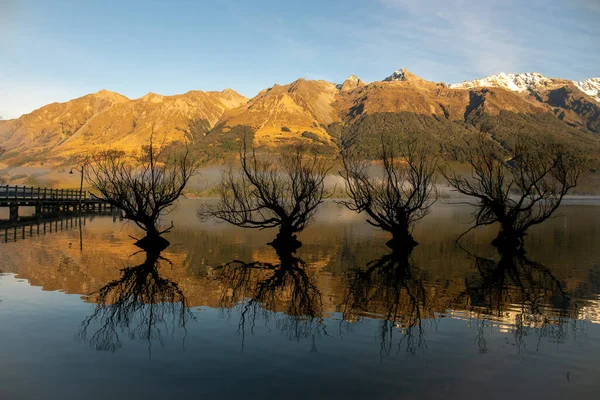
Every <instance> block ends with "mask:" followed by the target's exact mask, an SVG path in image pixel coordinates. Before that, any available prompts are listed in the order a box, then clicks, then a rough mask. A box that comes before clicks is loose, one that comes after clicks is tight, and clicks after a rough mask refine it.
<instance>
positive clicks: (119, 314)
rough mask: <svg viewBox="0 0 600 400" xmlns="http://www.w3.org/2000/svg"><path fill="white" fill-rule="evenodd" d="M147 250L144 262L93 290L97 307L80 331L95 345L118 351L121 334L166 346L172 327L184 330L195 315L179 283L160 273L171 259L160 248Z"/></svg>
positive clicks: (82, 335) (83, 323)
mask: <svg viewBox="0 0 600 400" xmlns="http://www.w3.org/2000/svg"><path fill="white" fill-rule="evenodd" d="M144 252H145V255H146V258H145V261H144V262H143V263H142V264H140V265H137V266H134V267H128V268H123V269H122V270H121V277H120V278H119V279H117V280H115V281H112V282H110V283H108V284H106V285H104V286H103V287H102V288H101V289H100V290H99V291H97V292H95V293H92V296H94V295H95V296H97V297H96V298H95V299H94V300H95V301H96V302H97V305H96V309H95V310H94V313H93V314H92V315H90V316H89V317H87V318H86V319H85V320H84V321H83V322H82V324H81V327H80V331H79V337H80V338H81V339H83V340H86V341H88V342H89V344H90V346H91V347H92V348H95V349H97V350H102V351H115V350H117V349H118V348H119V347H120V346H121V337H120V335H121V334H124V335H126V336H127V337H129V338H130V339H143V340H146V341H147V342H148V345H149V348H150V347H151V346H152V342H153V341H158V342H159V343H160V344H161V345H164V344H165V342H166V339H167V336H168V332H169V330H170V329H171V328H174V327H175V326H178V327H180V328H182V329H184V330H185V325H186V322H187V320H188V319H189V318H194V317H193V315H192V314H191V312H190V311H189V310H188V308H187V304H186V298H185V296H184V294H183V292H182V290H181V289H180V288H179V286H178V284H177V283H176V282H173V281H171V280H169V279H168V278H165V277H164V276H162V275H161V273H160V269H161V264H164V263H166V264H169V265H172V264H171V262H170V261H169V260H168V259H166V258H164V257H161V251H160V250H151V249H150V250H144ZM136 254H137V253H136ZM91 330H95V331H94V332H93V333H91ZM90 333H91V336H90Z"/></svg>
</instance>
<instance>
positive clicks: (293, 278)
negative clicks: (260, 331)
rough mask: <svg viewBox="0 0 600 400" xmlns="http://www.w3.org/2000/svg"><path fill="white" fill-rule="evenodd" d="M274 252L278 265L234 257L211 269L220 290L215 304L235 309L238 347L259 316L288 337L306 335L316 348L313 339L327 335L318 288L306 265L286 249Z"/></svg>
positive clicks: (226, 308) (314, 348) (223, 307)
mask: <svg viewBox="0 0 600 400" xmlns="http://www.w3.org/2000/svg"><path fill="white" fill-rule="evenodd" d="M276 251H277V257H278V258H279V263H278V264H272V263H268V262H260V261H255V262H249V263H248V262H243V261H239V260H234V261H231V262H229V263H226V264H224V265H222V266H219V267H217V268H215V269H214V272H213V273H214V277H215V279H217V280H218V281H219V282H220V283H221V284H222V287H223V289H224V292H223V294H222V296H221V300H220V303H219V305H220V307H221V308H222V309H223V310H227V311H231V310H233V309H236V310H238V312H239V323H238V330H237V333H238V334H239V335H240V336H241V340H242V348H243V346H244V343H245V337H246V334H247V333H253V332H254V327H255V325H256V322H257V320H258V319H259V318H260V319H263V320H264V321H265V322H266V323H267V324H268V323H269V322H270V321H272V320H273V319H274V320H275V321H274V322H275V325H276V327H277V328H278V329H280V330H281V331H283V332H285V333H286V334H287V336H288V337H289V338H290V339H294V340H297V341H300V340H301V339H305V338H310V339H311V342H312V350H313V351H316V342H315V339H316V338H317V337H318V336H321V335H327V331H326V328H325V325H324V324H323V318H324V315H323V301H322V295H321V291H320V290H319V287H318V286H317V284H316V282H315V277H314V276H313V273H312V272H311V271H310V269H309V267H308V266H307V264H306V263H305V262H304V261H303V260H302V259H300V258H299V257H297V256H295V255H294V253H293V251H291V250H290V248H277V249H276Z"/></svg>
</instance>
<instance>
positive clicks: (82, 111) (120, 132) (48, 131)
mask: <svg viewBox="0 0 600 400" xmlns="http://www.w3.org/2000/svg"><path fill="white" fill-rule="evenodd" d="M505 75H506V74H505ZM505 75H499V76H497V77H488V78H485V79H483V80H476V81H472V82H463V83H461V84H453V85H450V86H448V85H446V84H445V83H439V82H431V81H427V80H425V79H422V78H419V77H418V76H416V75H414V74H412V73H411V72H409V71H407V70H405V69H402V70H399V71H396V72H395V73H394V74H392V75H391V76H390V77H388V78H386V79H384V80H382V81H376V82H372V83H365V82H363V81H361V80H360V79H359V78H358V77H356V76H350V77H349V78H348V79H347V80H346V81H345V82H343V83H342V84H340V85H335V84H333V83H329V82H325V81H315V80H306V79H298V80H297V81H295V82H292V83H290V84H287V85H274V86H273V87H271V88H269V89H265V90H263V91H261V92H260V93H259V94H258V95H257V96H255V97H254V98H252V99H250V100H248V99H246V98H245V97H243V96H242V95H240V94H238V93H236V92H235V91H233V90H231V89H226V90H224V91H222V92H202V91H190V92H187V93H185V94H180V95H174V96H162V95H159V94H154V93H149V94H147V95H145V96H143V97H141V98H139V99H135V100H130V99H128V98H126V97H124V96H122V95H120V94H117V93H113V92H109V91H106V90H102V91H100V92H98V93H93V94H90V95H87V96H84V97H81V98H78V99H74V100H71V101H69V102H66V103H53V104H50V105H47V106H45V107H42V108H40V109H38V110H35V111H33V112H32V113H30V114H27V115H23V116H22V117H20V118H18V119H15V120H10V121H0V146H3V147H6V148H7V150H8V152H7V154H6V155H5V156H4V157H3V158H2V163H3V164H7V165H9V166H18V165H22V166H36V165H40V164H42V163H46V165H50V166H52V165H54V166H56V165H61V164H65V163H66V161H67V160H68V159H69V158H71V157H73V156H74V155H76V154H80V153H85V152H90V151H94V150H98V149H102V148H116V149H122V150H126V151H129V150H134V149H138V148H139V147H140V146H141V145H142V144H144V143H147V142H148V139H149V136H150V133H151V132H152V130H153V129H154V133H155V140H156V141H158V142H160V143H173V142H179V143H183V142H185V143H193V144H194V146H193V147H194V149H195V150H200V151H204V150H206V152H207V153H211V152H212V153H211V154H213V153H214V154H216V155H217V156H215V157H217V158H219V157H221V156H220V154H222V153H221V152H220V151H224V150H223V149H226V150H227V151H231V150H232V149H233V148H234V147H235V148H236V149H237V141H238V140H239V137H238V136H239V134H240V133H241V132H248V130H247V129H244V130H234V128H236V127H250V128H251V129H252V131H253V132H254V144H255V145H258V146H261V147H278V146H285V145H289V144H290V143H294V142H298V141H300V142H311V143H315V144H318V145H320V146H321V147H323V148H326V149H328V150H327V151H328V152H330V153H332V152H335V151H336V149H337V146H338V145H343V143H348V141H347V140H345V137H344V135H346V137H347V136H348V134H351V136H353V138H352V139H353V143H356V140H354V139H356V138H359V137H361V136H362V137H364V136H365V134H366V133H367V132H368V134H370V135H374V136H376V135H377V134H378V132H380V131H381V130H382V129H386V130H389V131H393V132H400V131H406V132H408V131H410V132H413V133H417V134H420V133H434V134H436V132H437V136H438V137H440V138H441V140H447V141H452V142H456V141H457V138H460V137H461V136H462V135H465V134H470V133H472V132H474V131H475V130H482V129H484V128H483V126H484V125H485V130H486V132H488V133H490V134H492V135H496V136H498V135H499V133H502V135H504V136H510V135H513V136H518V135H520V134H521V133H522V132H532V131H535V132H542V131H552V132H554V133H555V134H557V135H561V134H563V133H564V132H566V131H569V130H570V135H571V136H573V135H579V136H581V135H583V136H581V138H583V139H581V140H584V141H585V140H589V141H593V142H594V143H595V144H594V146H595V145H596V144H597V143H596V142H597V140H596V139H597V138H596V137H595V135H594V134H598V133H600V103H598V101H596V100H595V98H594V97H593V96H590V95H588V94H586V93H585V92H584V91H582V90H581V89H580V88H579V87H578V86H577V85H576V84H575V83H573V82H571V81H567V80H564V79H553V78H546V77H543V76H541V75H539V74H525V75H523V76H524V78H519V79H521V81H522V82H521V81H519V80H518V81H517V83H518V85H516V84H514V82H512V81H510V80H507V79H508V78H507V77H508V75H506V76H505ZM511 79H512V78H511ZM519 85H520V86H519ZM382 124H384V125H385V126H384V125H382ZM386 124H387V125H386ZM360 125H362V126H360ZM349 130H350V131H351V132H350V133H348V131H349ZM209 131H210V133H209ZM433 131H436V132H433ZM228 132H230V134H229V135H227V133H228ZM448 132H449V133H448ZM453 132H454V133H456V132H458V134H456V135H455V134H454V133H453ZM207 133H209V134H208V135H207ZM564 134H565V135H566V133H564ZM236 135H237V136H236ZM586 135H587V136H586ZM496 136H495V137H496ZM566 136H568V135H566ZM219 138H222V140H220V139H219ZM588 138H589V139H588ZM457 143H458V142H457ZM590 148H591V147H590ZM219 149H221V150H219ZM15 174H16V172H15Z"/></svg>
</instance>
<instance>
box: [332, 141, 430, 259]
mask: <svg viewBox="0 0 600 400" xmlns="http://www.w3.org/2000/svg"><path fill="white" fill-rule="evenodd" d="M342 157H343V162H344V170H343V171H342V172H341V173H340V174H341V176H342V178H344V181H345V184H346V193H347V194H348V197H349V198H350V200H347V201H341V202H340V203H341V204H343V205H345V206H346V207H347V208H348V209H350V210H352V211H356V212H358V213H363V212H364V213H366V214H367V215H368V219H367V222H368V223H369V224H371V225H373V226H375V227H377V228H381V229H383V230H385V231H387V232H390V233H392V240H390V241H389V242H388V245H389V246H390V247H407V248H411V247H413V246H415V245H416V244H417V242H416V241H415V240H414V239H413V237H412V235H411V233H410V230H411V228H412V226H413V225H414V224H415V222H417V221H419V220H420V219H422V218H423V217H425V216H426V215H427V214H428V213H429V209H430V207H431V206H432V205H433V204H434V203H435V201H436V199H437V193H436V189H435V186H434V184H435V176H434V175H435V171H436V168H437V160H436V158H435V157H434V156H433V154H431V152H430V151H429V150H428V149H427V148H426V147H425V146H424V145H423V144H422V143H419V142H418V141H417V140H414V139H413V140H406V141H392V140H390V139H386V138H384V137H383V136H382V137H381V149H380V152H379V155H378V160H377V161H379V162H381V169H382V171H381V172H382V173H381V177H378V176H377V175H376V174H373V173H371V171H372V169H373V167H372V165H371V163H369V162H368V161H366V160H361V159H359V158H357V157H356V156H353V155H350V154H348V153H347V152H343V153H342Z"/></svg>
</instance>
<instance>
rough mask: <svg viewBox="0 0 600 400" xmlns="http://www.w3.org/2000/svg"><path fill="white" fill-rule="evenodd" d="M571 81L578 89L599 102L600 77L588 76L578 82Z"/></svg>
mask: <svg viewBox="0 0 600 400" xmlns="http://www.w3.org/2000/svg"><path fill="white" fill-rule="evenodd" d="M573 83H574V84H575V86H577V87H578V88H579V90H581V91H582V92H584V93H585V94H587V95H589V96H592V97H593V98H594V99H596V101H598V102H600V78H590V79H586V80H585V81H579V82H576V81H573Z"/></svg>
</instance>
